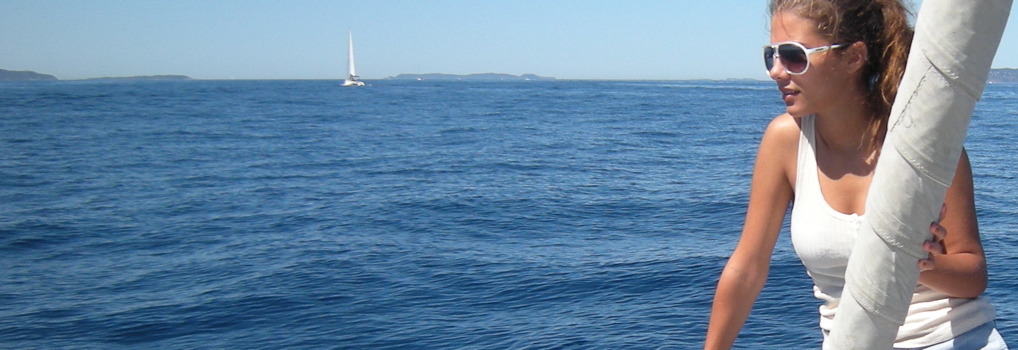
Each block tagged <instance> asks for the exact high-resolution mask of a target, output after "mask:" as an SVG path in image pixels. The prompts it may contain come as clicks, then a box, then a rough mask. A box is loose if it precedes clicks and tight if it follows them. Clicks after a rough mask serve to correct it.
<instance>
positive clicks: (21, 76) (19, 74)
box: [0, 69, 192, 81]
mask: <svg viewBox="0 0 1018 350" xmlns="http://www.w3.org/2000/svg"><path fill="white" fill-rule="evenodd" d="M55 80H60V79H58V78H57V77H55V76H52V75H49V74H43V73H36V72H33V71H11V70H5V69H0V81H55ZM75 80H85V81H164V80H192V79H191V77H189V76H186V75H142V76H133V77H102V78H88V79H75Z"/></svg>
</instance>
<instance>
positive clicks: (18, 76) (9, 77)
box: [0, 69, 57, 81]
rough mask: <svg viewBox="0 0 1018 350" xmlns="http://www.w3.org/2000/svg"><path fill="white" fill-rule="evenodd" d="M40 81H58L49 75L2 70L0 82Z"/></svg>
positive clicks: (0, 70) (0, 71)
mask: <svg viewBox="0 0 1018 350" xmlns="http://www.w3.org/2000/svg"><path fill="white" fill-rule="evenodd" d="M39 80H57V77H54V76H52V75H49V74H40V73H36V72H31V71H12V70H4V69H0V81H39Z"/></svg>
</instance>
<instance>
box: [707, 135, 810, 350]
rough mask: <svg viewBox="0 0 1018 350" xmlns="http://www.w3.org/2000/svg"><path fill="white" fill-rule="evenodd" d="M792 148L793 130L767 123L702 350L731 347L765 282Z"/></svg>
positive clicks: (786, 195)
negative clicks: (743, 214)
mask: <svg viewBox="0 0 1018 350" xmlns="http://www.w3.org/2000/svg"><path fill="white" fill-rule="evenodd" d="M782 118H784V119H782ZM793 136H794V139H793V138H792V137H793ZM792 141H794V143H792ZM797 142H798V127H797V126H796V124H795V122H794V120H792V119H791V117H788V116H784V117H779V118H777V119H775V121H773V122H771V125H770V126H768V128H767V132H766V133H765V134H764V137H763V140H762V141H761V142H760V149H759V151H758V153H757V159H756V165H755V167H754V169H753V182H752V184H751V186H750V196H749V207H748V209H747V212H746V222H745V225H744V226H743V230H742V237H741V238H740V239H739V243H738V245H737V246H736V248H735V251H733V252H732V256H731V257H730V258H729V260H728V263H727V264H726V265H725V268H724V271H722V273H721V278H720V279H719V280H718V287H717V291H716V292H715V294H714V305H713V307H712V308H711V317H710V325H709V326H708V328H707V340H706V342H705V344H704V348H705V349H729V348H731V347H732V344H734V343H735V338H736V337H737V336H738V334H739V331H740V330H741V329H742V326H743V324H745V322H746V319H747V318H748V317H749V312H750V311H751V310H752V308H753V303H754V302H756V298H757V296H758V295H759V294H760V290H762V289H763V286H764V283H765V282H766V281H767V274H768V271H769V270H770V261H771V254H772V253H773V251H774V245H775V244H777V238H778V234H779V232H780V230H781V223H782V221H783V220H784V216H785V211H786V210H787V209H788V204H789V202H790V201H791V200H792V197H793V190H792V185H791V184H790V180H789V179H790V174H791V173H790V172H789V168H788V167H789V166H791V167H792V169H794V167H795V152H789V147H790V145H792V147H795V146H794V145H797ZM792 150H794V148H792Z"/></svg>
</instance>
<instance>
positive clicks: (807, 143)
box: [705, 0, 1007, 349]
mask: <svg viewBox="0 0 1018 350" xmlns="http://www.w3.org/2000/svg"><path fill="white" fill-rule="evenodd" d="M770 14H771V43H772V44H771V45H768V46H766V47H765V48H764V61H765V64H766V68H767V69H768V74H769V75H770V77H771V78H772V79H773V80H774V81H775V82H776V83H777V85H778V90H779V91H780V92H781V98H782V100H783V101H784V102H785V105H786V113H785V114H783V115H780V116H778V117H777V118H775V119H774V120H773V121H772V122H771V123H770V125H769V126H768V127H767V130H766V131H765V133H764V136H763V139H762V140H761V142H760V147H759V151H758V154H757V160H756V165H755V168H754V170H753V182H752V184H751V187H750V199H749V208H748V210H747V213H746V222H745V226H744V227H743V231H742V238H741V239H740V240H739V243H738V245H737V246H736V248H735V251H734V252H733V253H732V256H731V258H730V259H729V261H728V263H727V265H726V266H725V269H724V271H723V272H722V274H721V278H720V280H719V281H718V288H717V291H716V294H715V297H714V306H713V309H712V312H711V318H710V325H709V328H708V331H707V341H706V344H705V348H708V349H727V348H729V347H731V346H732V344H733V343H734V341H735V338H736V336H737V335H738V333H739V330H740V328H741V327H742V325H743V324H744V323H745V321H746V318H747V317H748V316H749V312H750V310H751V309H752V307H753V303H754V301H755V300H756V298H757V296H758V295H759V293H760V290H761V289H762V288H763V285H764V282H765V281H766V279H767V273H768V270H769V264H770V259H771V254H772V253H773V249H774V245H775V244H776V242H777V237H778V233H779V231H780V228H781V224H782V221H783V220H784V215H785V212H786V210H787V209H788V205H789V204H790V203H791V202H793V201H794V203H795V205H794V207H793V208H792V215H791V233H792V243H793V245H794V247H795V251H796V253H797V254H798V255H799V257H800V258H801V259H802V261H803V264H804V265H805V266H806V268H807V271H808V273H809V275H810V277H811V278H812V279H813V281H814V284H815V286H814V295H815V296H816V297H817V298H819V299H821V300H822V301H823V302H824V304H823V305H822V306H821V307H820V327H821V329H822V331H823V334H824V338H825V339H826V338H827V334H828V333H829V332H830V329H831V325H832V323H833V320H834V316H835V314H836V313H837V310H838V301H839V298H840V296H841V292H842V288H843V287H844V283H845V280H844V277H845V267H846V265H847V262H848V257H849V255H850V254H851V249H852V247H853V243H854V240H855V238H854V237H855V233H856V231H857V228H858V226H859V224H860V223H861V221H862V218H861V217H862V216H863V215H865V202H866V195H867V191H868V189H869V185H870V181H871V179H872V177H873V170H874V168H875V166H876V162H877V159H878V157H879V155H880V154H879V152H880V147H881V145H882V142H883V138H884V135H885V134H886V131H887V125H886V124H887V119H888V115H889V113H890V108H891V105H892V103H893V100H894V96H895V93H896V92H897V87H898V85H899V83H900V80H901V76H902V73H903V72H904V68H905V61H906V59H907V56H908V49H909V46H910V44H911V39H912V29H911V28H910V27H909V24H908V13H907V10H906V8H905V6H904V5H903V4H901V3H900V2H899V1H898V0H874V1H860V0H772V1H771V4H770ZM973 197H974V196H973V188H972V172H971V166H970V164H969V160H968V156H967V155H966V154H965V153H964V152H962V155H961V157H960V159H958V165H957V170H956V173H955V176H954V180H953V183H952V184H951V186H950V187H949V188H948V190H947V195H946V198H945V203H944V207H943V210H942V211H941V218H940V220H939V221H938V222H934V223H932V224H931V225H930V232H931V241H928V242H926V243H925V244H924V246H923V248H924V249H925V250H926V251H927V252H929V258H928V259H925V260H921V261H918V262H917V264H918V265H919V269H920V270H921V271H922V272H921V273H920V277H919V285H917V286H916V289H915V293H914V294H913V299H912V302H911V305H910V307H909V312H908V316H907V317H906V319H905V324H904V325H903V326H901V327H900V328H899V330H898V335H897V340H896V341H895V344H894V346H895V347H896V348H926V349H955V348H957V349H968V348H973V349H979V348H988V349H1006V348H1007V345H1006V344H1004V342H1003V340H1002V339H1001V338H1000V335H999V334H998V333H997V332H996V329H994V325H993V319H994V317H995V312H994V310H993V307H992V306H991V305H990V304H989V302H988V301H986V299H984V298H982V297H980V295H982V293H983V291H984V290H985V289H986V283H987V276H986V259H985V256H984V255H983V249H982V244H981V243H980V240H979V229H978V225H977V223H976V216H975V206H974V198H973ZM825 343H826V341H825Z"/></svg>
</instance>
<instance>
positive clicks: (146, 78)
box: [82, 75, 193, 81]
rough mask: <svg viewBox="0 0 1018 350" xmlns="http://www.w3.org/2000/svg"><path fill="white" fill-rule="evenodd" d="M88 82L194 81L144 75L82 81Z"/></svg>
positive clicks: (183, 77)
mask: <svg viewBox="0 0 1018 350" xmlns="http://www.w3.org/2000/svg"><path fill="white" fill-rule="evenodd" d="M82 80H86V81H95V80H103V81H164V80H193V79H191V77H189V76H186V75H142V76H134V77H105V78H88V79H82Z"/></svg>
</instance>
